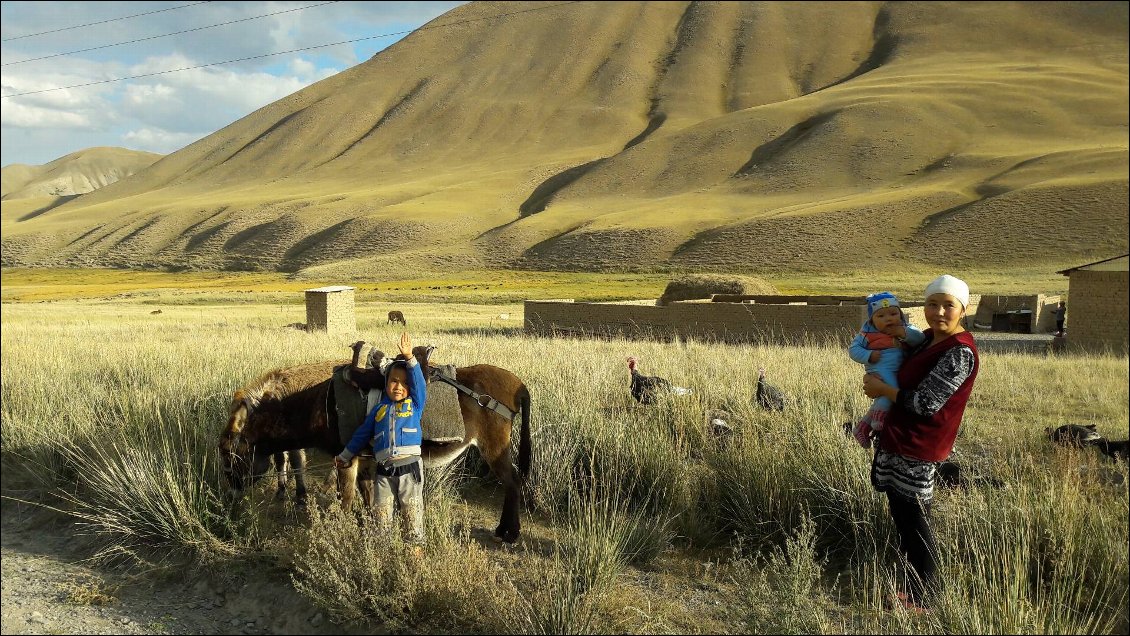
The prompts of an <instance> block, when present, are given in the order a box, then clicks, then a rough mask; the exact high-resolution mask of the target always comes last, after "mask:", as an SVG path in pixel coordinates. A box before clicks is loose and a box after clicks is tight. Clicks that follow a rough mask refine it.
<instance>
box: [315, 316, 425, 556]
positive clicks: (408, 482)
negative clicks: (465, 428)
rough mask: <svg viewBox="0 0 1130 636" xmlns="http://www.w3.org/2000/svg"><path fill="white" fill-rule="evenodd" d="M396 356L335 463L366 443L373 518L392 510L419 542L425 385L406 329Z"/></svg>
mask: <svg viewBox="0 0 1130 636" xmlns="http://www.w3.org/2000/svg"><path fill="white" fill-rule="evenodd" d="M398 346H399V348H400V355H399V356H397V357H396V360H394V361H393V363H392V364H391V365H389V367H388V369H387V370H386V371H385V387H384V395H382V396H381V400H380V402H378V403H377V404H376V405H375V406H374V407H373V409H372V410H371V411H369V414H368V415H367V416H365V422H364V423H363V424H362V425H361V427H360V428H358V429H357V432H356V433H354V434H353V438H352V439H351V440H349V443H348V444H346V446H345V450H343V451H341V454H340V455H338V456H337V457H334V465H336V466H337V467H338V468H345V467H346V466H349V464H350V462H351V461H353V457H354V456H355V455H356V454H357V453H358V452H359V451H360V450H361V449H362V448H364V447H365V445H366V444H368V443H369V442H370V441H371V442H372V444H373V455H374V460H375V462H376V465H377V467H376V478H375V479H374V481H373V486H374V490H375V491H376V493H375V499H376V502H375V506H376V509H377V519H378V520H379V521H380V522H381V523H382V524H385V525H386V526H387V525H388V524H389V523H390V522H391V520H392V516H393V509H394V508H399V510H400V515H401V517H402V519H403V521H404V524H405V526H406V527H407V528H408V533H409V541H411V542H413V543H416V544H420V543H423V541H424V468H423V462H422V461H421V460H420V445H421V444H422V443H423V431H422V429H421V426H420V420H421V417H422V416H423V414H424V403H425V402H426V401H427V388H426V383H425V381H424V374H423V372H422V371H421V370H420V365H419V364H418V363H417V361H416V358H415V357H414V356H413V355H412V341H411V339H410V338H409V337H408V332H404V333H402V334H401V335H400V343H399V345H398Z"/></svg>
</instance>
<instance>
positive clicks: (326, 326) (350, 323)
mask: <svg viewBox="0 0 1130 636" xmlns="http://www.w3.org/2000/svg"><path fill="white" fill-rule="evenodd" d="M353 290H354V288H353V287H346V286H343V285H335V286H331V287H318V288H316V289H307V290H306V330H307V331H327V332H330V333H337V332H350V333H351V332H354V331H357V319H356V318H355V317H354V315H353Z"/></svg>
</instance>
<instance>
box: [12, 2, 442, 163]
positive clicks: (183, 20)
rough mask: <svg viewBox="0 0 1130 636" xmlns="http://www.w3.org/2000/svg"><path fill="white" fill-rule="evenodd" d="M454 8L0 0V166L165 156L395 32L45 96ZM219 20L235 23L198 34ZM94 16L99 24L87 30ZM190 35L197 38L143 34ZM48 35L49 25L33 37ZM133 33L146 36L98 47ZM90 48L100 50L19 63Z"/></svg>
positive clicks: (375, 48)
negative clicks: (140, 153)
mask: <svg viewBox="0 0 1130 636" xmlns="http://www.w3.org/2000/svg"><path fill="white" fill-rule="evenodd" d="M460 4H463V3H462V2H328V3H327V2H325V0H308V1H305V2H197V1H195V0H180V1H178V2H3V3H0V40H3V42H0V53H2V55H0V58H2V59H0V63H2V64H3V66H0V85H2V90H0V95H2V96H3V97H4V98H3V99H0V127H2V131H0V132H2V135H0V148H2V157H0V165H3V166H8V165H11V164H14V163H22V164H30V165H42V164H44V163H47V162H50V161H52V160H54V159H58V158H59V157H62V156H65V155H67V154H70V153H72V152H75V151H77V150H82V149H84V148H91V147H94V146H118V147H123V148H130V149H133V150H147V151H150V152H158V153H162V154H166V153H170V152H174V151H176V150H178V149H180V148H183V147H184V146H186V145H188V144H190V143H192V142H194V141H196V140H197V139H200V138H201V137H205V136H207V135H209V134H211V133H213V132H215V131H217V130H219V129H220V128H223V127H224V126H226V125H228V124H230V123H231V122H233V121H236V120H237V119H239V118H241V117H243V116H245V115H247V114H248V113H251V112H253V111H254V110H256V109H258V108H261V107H262V106H265V105H267V104H269V103H271V102H274V101H276V100H278V99H280V98H282V97H284V96H286V95H289V94H291V93H294V92H295V91H298V90H301V89H302V88H304V87H306V86H309V85H310V84H312V83H314V82H316V81H318V80H321V79H324V78H326V77H329V76H330V75H333V74H335V73H338V72H340V71H342V70H345V69H347V68H349V67H351V66H355V65H356V64H359V63H361V62H364V61H365V60H367V59H369V58H370V57H372V56H373V55H374V54H376V53H377V52H379V51H381V50H382V49H384V48H386V47H388V46H389V45H391V44H393V43H395V42H396V41H398V40H400V39H401V38H403V37H404V34H399V35H393V36H389V37H378V38H373V39H367V40H363V41H360V42H355V43H351V44H342V45H338V46H333V47H326V48H317V49H313V50H309V51H301V52H297V53H288V54H284V55H274V56H268V57H262V58H259V59H253V60H247V61H242V62H235V63H231V64H222V65H218V66H209V67H206V68H196V69H192V70H186V71H179V72H173V73H162V74H159V75H153V76H150V77H144V78H139V79H131V80H126V81H118V82H105V83H98V84H94V85H92V86H85V87H81V88H66V89H64V90H45V89H57V88H60V87H67V86H74V85H76V84H87V83H91V82H102V81H103V80H108V79H116V78H121V77H129V76H135V75H145V74H149V73H161V72H162V71H167V70H171V69H179V68H186V67H194V66H200V65H204V64H209V63H211V62H221V61H226V60H233V59H238V58H246V57H252V56H260V55H264V54H267V53H276V52H280V51H287V50H293V49H300V48H305V47H313V46H318V45H322V44H329V43H333V42H342V41H346V40H356V39H359V38H370V37H371V36H376V35H385V34H391V33H397V32H402V31H410V30H412V29H415V28H417V27H420V26H422V25H423V24H425V23H426V22H428V21H429V20H432V19H433V18H436V17H438V16H440V15H442V14H443V13H445V12H447V11H449V10H450V9H452V8H454V7H456V6H458V5H460ZM138 14H148V15H138ZM267 14H275V15H267ZM129 16H136V17H129ZM259 16H265V17H259ZM247 18H254V19H247ZM233 21H239V22H234V23H233V24H228V25H224V26H217V27H214V28H203V29H201V28H200V27H209V26H210V25H215V24H219V23H223V22H233ZM97 22H101V24H91V23H97ZM80 25H89V26H80ZM70 27H78V28H70ZM190 29H199V30H195V31H190V32H188V33H182V34H179V35H168V36H167V37H154V36H166V34H171V33H174V32H177V31H187V30H190ZM53 30H58V31H56V32H54V33H46V34H42V35H35V34H41V33H43V32H44V31H53ZM142 38H150V39H147V40H144V41H141V42H135V43H132V44H122V45H120V46H109V47H106V46H105V45H110V44H118V43H121V42H127V41H130V40H138V39H142ZM95 47H105V48H97V49H96V50H92V51H86V52H81V53H73V54H70V55H65V56H58V57H49V58H47V59H41V60H32V61H26V60H31V58H39V57H46V56H57V55H58V54H60V53H69V52H72V51H77V50H80V49H90V48H95ZM34 91H43V92H34ZM18 93H32V94H28V95H17V94H18ZM9 96H12V97H9Z"/></svg>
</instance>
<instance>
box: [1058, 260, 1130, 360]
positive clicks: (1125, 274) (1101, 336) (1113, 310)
mask: <svg viewBox="0 0 1130 636" xmlns="http://www.w3.org/2000/svg"><path fill="white" fill-rule="evenodd" d="M1058 273H1060V274H1063V275H1064V276H1067V277H1068V283H1067V296H1068V302H1067V320H1066V322H1065V324H1064V327H1065V328H1066V329H1067V348H1068V350H1074V351H1087V352H1092V353H1100V352H1111V353H1115V354H1122V355H1126V354H1127V350H1128V348H1130V346H1128V345H1130V343H1128V339H1130V338H1128V336H1127V331H1128V330H1130V324H1128V320H1127V316H1128V315H1130V310H1128V304H1130V284H1128V283H1130V254H1123V255H1122V256H1115V257H1113V258H1108V259H1105V260H1101V261H1095V262H1094V263H1087V264H1086V265H1079V266H1078V267H1071V268H1069V269H1065V270H1062V271H1060V272H1058Z"/></svg>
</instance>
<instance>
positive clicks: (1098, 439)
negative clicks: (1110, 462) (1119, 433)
mask: <svg viewBox="0 0 1130 636" xmlns="http://www.w3.org/2000/svg"><path fill="white" fill-rule="evenodd" d="M1044 433H1045V434H1046V435H1047V436H1048V439H1050V440H1051V441H1053V442H1055V443H1057V444H1063V445H1066V446H1095V447H1097V448H1098V449H1099V450H1100V451H1102V453H1103V454H1104V455H1106V456H1107V457H1109V458H1111V459H1114V460H1118V459H1121V460H1123V461H1126V460H1127V458H1128V455H1130V448H1128V447H1130V440H1122V441H1120V442H1114V441H1111V440H1109V439H1106V438H1105V437H1103V436H1102V435H1100V434H1099V431H1098V428H1097V427H1096V426H1095V425H1094V424H1064V425H1063V426H1060V427H1057V428H1054V429H1053V428H1050V427H1048V428H1045V429H1044Z"/></svg>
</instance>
